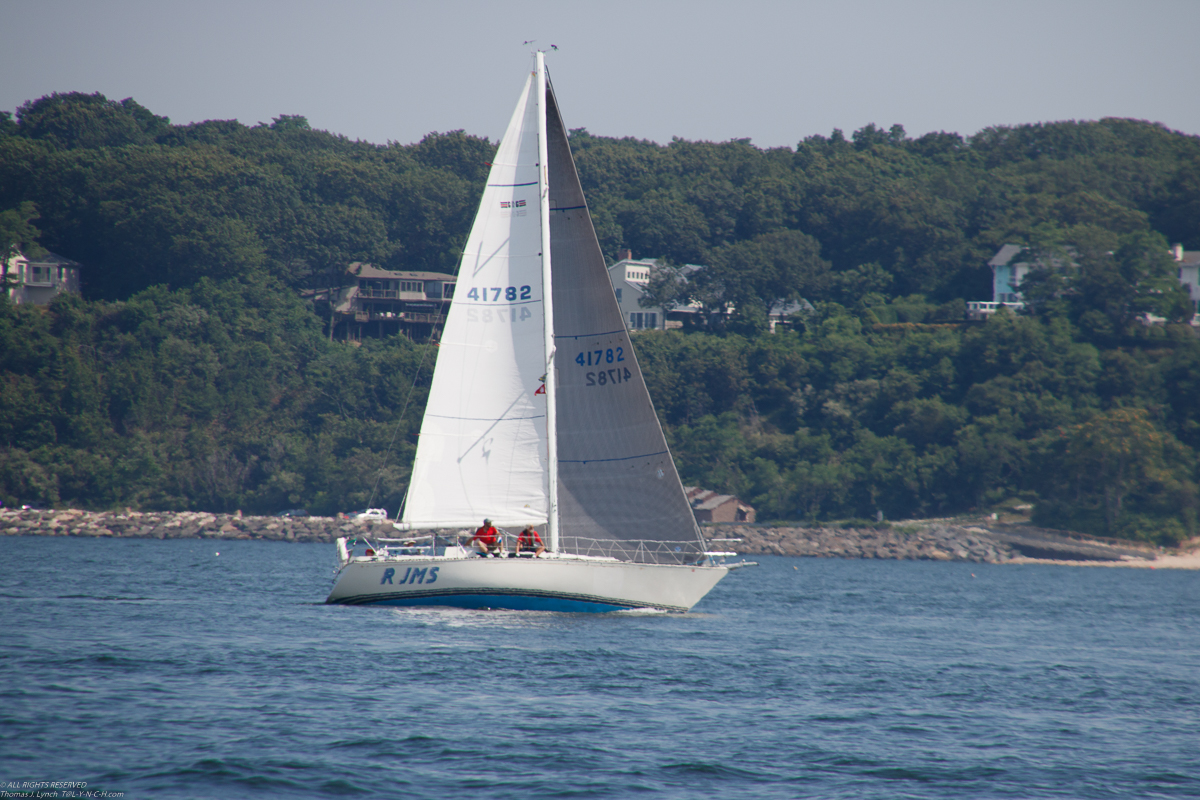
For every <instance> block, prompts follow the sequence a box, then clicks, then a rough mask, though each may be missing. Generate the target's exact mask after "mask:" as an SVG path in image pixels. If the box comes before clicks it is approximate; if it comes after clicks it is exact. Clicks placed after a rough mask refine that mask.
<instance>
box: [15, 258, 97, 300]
mask: <svg viewBox="0 0 1200 800" xmlns="http://www.w3.org/2000/svg"><path fill="white" fill-rule="evenodd" d="M0 269H2V270H3V271H4V277H5V278H7V283H8V297H9V299H10V300H11V301H12V302H13V303H16V304H29V305H35V306H44V305H46V304H47V303H49V302H50V301H51V300H53V299H54V298H55V297H57V296H58V295H60V294H63V293H64V292H66V293H69V294H79V290H80V287H79V264H78V263H76V262H74V261H72V260H71V259H69V258H63V257H62V256H56V255H55V254H54V253H46V255H45V256H43V257H42V258H39V259H37V260H32V259H28V258H26V257H25V256H24V255H22V254H21V253H17V254H16V255H15V256H12V257H11V258H9V259H8V261H7V263H5V264H3V265H2V266H0Z"/></svg>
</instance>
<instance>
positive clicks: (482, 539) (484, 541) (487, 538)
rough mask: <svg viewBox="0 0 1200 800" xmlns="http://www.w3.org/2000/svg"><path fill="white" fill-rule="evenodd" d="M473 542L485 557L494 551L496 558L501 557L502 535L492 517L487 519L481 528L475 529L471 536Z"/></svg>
mask: <svg viewBox="0 0 1200 800" xmlns="http://www.w3.org/2000/svg"><path fill="white" fill-rule="evenodd" d="M471 544H472V545H474V547H475V549H476V550H478V551H479V554H480V555H481V556H483V557H484V558H487V557H488V553H492V554H493V555H494V556H495V557H496V558H499V557H500V535H499V534H498V533H497V532H496V529H495V528H494V527H493V526H492V521H491V520H490V519H485V520H484V521H483V525H482V526H481V527H480V528H479V530H477V531H475V535H474V536H472V537H471Z"/></svg>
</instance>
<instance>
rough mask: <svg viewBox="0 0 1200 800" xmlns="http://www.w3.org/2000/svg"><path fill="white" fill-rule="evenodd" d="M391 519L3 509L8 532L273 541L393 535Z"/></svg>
mask: <svg viewBox="0 0 1200 800" xmlns="http://www.w3.org/2000/svg"><path fill="white" fill-rule="evenodd" d="M387 531H391V532H392V533H394V531H393V530H392V528H391V525H390V523H384V524H382V525H380V524H378V523H371V522H368V523H360V522H353V521H350V520H344V519H334V518H332V517H253V516H242V515H241V514H209V513H206V512H202V511H194V512H193V511H182V512H171V511H145V512H142V511H78V510H75V509H66V510H49V511H45V510H14V509H0V534H4V535H7V536H20V535H27V536H88V537H97V536H110V537H131V538H132V537H136V538H149V539H274V540H279V541H288V542H332V541H333V540H334V539H336V538H337V537H339V536H361V535H364V534H366V535H371V534H375V535H380V536H386V535H388V534H387V533H386V532H387Z"/></svg>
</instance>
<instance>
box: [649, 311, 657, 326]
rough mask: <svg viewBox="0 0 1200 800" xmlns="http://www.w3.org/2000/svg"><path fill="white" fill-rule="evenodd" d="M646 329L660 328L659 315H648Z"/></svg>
mask: <svg viewBox="0 0 1200 800" xmlns="http://www.w3.org/2000/svg"><path fill="white" fill-rule="evenodd" d="M646 327H647V328H657V327H658V314H647V315H646Z"/></svg>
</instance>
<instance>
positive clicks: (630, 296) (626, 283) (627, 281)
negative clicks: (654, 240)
mask: <svg viewBox="0 0 1200 800" xmlns="http://www.w3.org/2000/svg"><path fill="white" fill-rule="evenodd" d="M617 255H618V260H617V262H616V263H615V264H613V265H612V266H611V267H609V268H608V279H609V281H611V282H612V287H613V294H615V295H616V296H617V305H618V306H620V307H621V318H622V319H624V320H625V327H626V328H628V329H629V330H631V331H641V330H656V329H657V330H663V329H665V328H667V327H668V325H667V311H666V309H662V308H642V306H641V304H640V303H639V302H638V301H639V300H641V298H642V297H643V296H644V295H645V294H646V288H647V287H648V286H649V285H650V273H651V271H652V270H653V269H654V268H655V267H656V266H657V265H658V259H656V258H647V259H643V260H635V259H634V258H633V253H632V252H630V251H629V250H622V251H620V252H619V253H618V254H617ZM670 327H680V326H679V325H673V326H670Z"/></svg>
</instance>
